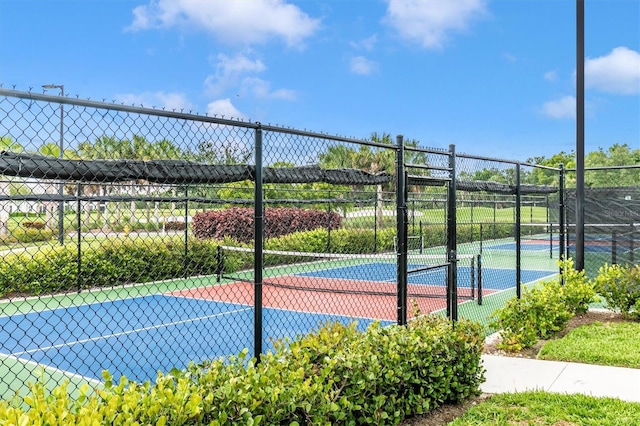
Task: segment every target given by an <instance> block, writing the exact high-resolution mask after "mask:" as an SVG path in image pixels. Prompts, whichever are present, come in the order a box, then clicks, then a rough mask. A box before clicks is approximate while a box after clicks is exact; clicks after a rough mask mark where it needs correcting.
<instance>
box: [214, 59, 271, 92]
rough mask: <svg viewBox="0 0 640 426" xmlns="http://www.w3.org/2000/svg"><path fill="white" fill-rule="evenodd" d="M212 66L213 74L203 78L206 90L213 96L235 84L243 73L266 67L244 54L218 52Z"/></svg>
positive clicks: (258, 71)
mask: <svg viewBox="0 0 640 426" xmlns="http://www.w3.org/2000/svg"><path fill="white" fill-rule="evenodd" d="M214 66H215V69H216V71H215V74H214V75H210V76H208V77H207V78H206V80H205V86H206V87H207V91H208V92H209V93H211V94H213V95H214V96H217V95H220V94H222V93H224V91H225V90H227V89H228V88H230V87H233V86H235V85H237V84H238V82H239V81H240V80H241V78H242V76H243V75H244V74H246V73H261V72H263V71H265V70H266V69H267V67H266V66H265V64H264V63H263V62H262V61H261V60H260V59H251V58H249V57H248V56H247V55H244V54H237V55H235V56H233V57H229V56H227V55H224V54H219V55H218V56H217V57H216V63H215V65H214Z"/></svg>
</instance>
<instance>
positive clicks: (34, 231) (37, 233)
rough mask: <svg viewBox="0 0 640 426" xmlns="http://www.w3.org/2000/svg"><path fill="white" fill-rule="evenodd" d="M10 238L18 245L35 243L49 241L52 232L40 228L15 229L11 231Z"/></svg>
mask: <svg viewBox="0 0 640 426" xmlns="http://www.w3.org/2000/svg"><path fill="white" fill-rule="evenodd" d="M12 237H13V238H14V239H15V241H16V242H19V243H25V244H27V243H37V242H39V241H49V240H51V239H52V238H53V231H52V230H50V229H40V228H26V229H20V228H17V229H15V230H14V231H13V233H12Z"/></svg>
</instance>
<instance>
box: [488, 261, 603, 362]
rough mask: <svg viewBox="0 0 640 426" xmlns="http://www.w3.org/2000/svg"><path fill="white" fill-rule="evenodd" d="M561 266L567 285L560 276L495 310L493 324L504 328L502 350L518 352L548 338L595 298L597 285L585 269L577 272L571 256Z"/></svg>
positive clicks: (501, 333)
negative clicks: (589, 278) (588, 278)
mask: <svg viewBox="0 0 640 426" xmlns="http://www.w3.org/2000/svg"><path fill="white" fill-rule="evenodd" d="M560 266H561V268H562V271H563V272H562V277H563V279H564V285H562V281H561V279H557V280H553V281H544V282H542V283H540V284H539V285H537V286H535V287H534V288H532V289H527V288H525V289H524V291H523V294H522V297H521V298H520V299H518V298H516V297H514V298H512V299H510V300H508V301H507V303H506V304H505V306H503V307H502V308H500V309H498V310H496V311H495V312H494V313H493V315H492V318H493V321H492V324H491V325H492V326H493V327H496V328H498V329H500V336H501V341H500V343H498V347H499V348H500V349H504V350H506V351H509V352H518V351H521V350H522V349H524V348H528V347H531V346H533V345H534V344H535V343H536V342H537V341H538V340H539V339H548V338H549V337H551V336H553V335H554V334H555V333H557V332H558V331H560V330H562V329H563V328H564V327H566V325H567V322H568V321H569V319H571V317H572V316H574V315H575V314H576V313H581V312H586V311H587V309H588V308H589V304H590V303H592V302H594V301H595V297H596V291H595V284H594V283H592V282H590V281H588V280H587V278H586V276H585V273H584V271H576V270H575V269H574V268H573V261H572V260H571V259H569V260H567V261H565V262H562V263H560Z"/></svg>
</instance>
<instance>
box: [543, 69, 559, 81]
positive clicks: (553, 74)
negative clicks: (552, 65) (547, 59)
mask: <svg viewBox="0 0 640 426" xmlns="http://www.w3.org/2000/svg"><path fill="white" fill-rule="evenodd" d="M544 79H545V80H547V81H556V80H557V79H558V71H557V70H553V71H547V72H545V73H544Z"/></svg>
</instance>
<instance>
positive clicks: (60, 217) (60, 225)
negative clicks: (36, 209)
mask: <svg viewBox="0 0 640 426" xmlns="http://www.w3.org/2000/svg"><path fill="white" fill-rule="evenodd" d="M42 88H43V89H45V90H46V89H60V96H64V84H44V85H42ZM58 148H59V151H60V152H59V153H58V157H59V158H63V155H64V104H63V103H60V140H59V142H58ZM58 195H59V196H60V201H58V241H59V242H60V244H64V201H63V200H62V197H63V196H64V183H63V182H62V181H60V183H59V184H58Z"/></svg>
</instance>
